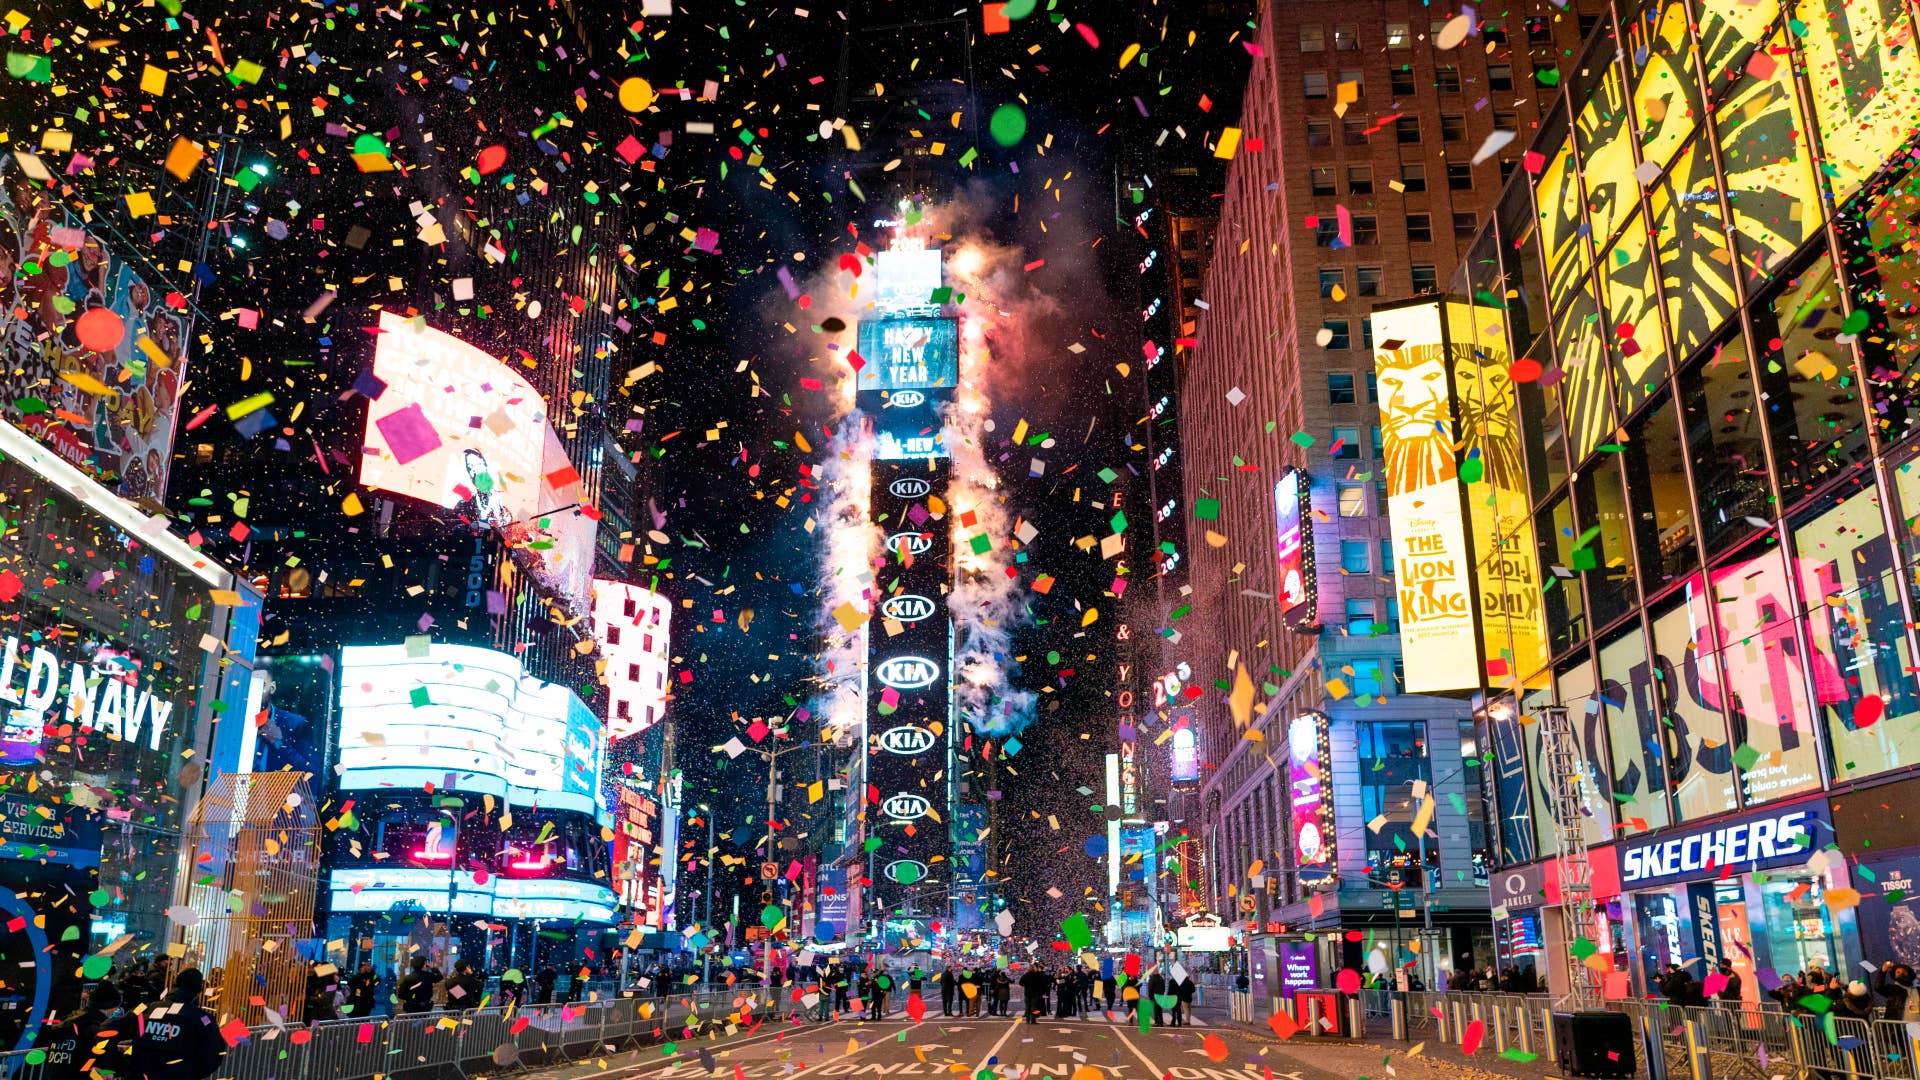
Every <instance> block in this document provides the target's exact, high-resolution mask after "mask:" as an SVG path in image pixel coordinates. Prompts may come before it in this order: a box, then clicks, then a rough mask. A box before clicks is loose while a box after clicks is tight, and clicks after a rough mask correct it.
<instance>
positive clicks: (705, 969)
mask: <svg viewBox="0 0 1920 1080" xmlns="http://www.w3.org/2000/svg"><path fill="white" fill-rule="evenodd" d="M700 812H701V813H702V814H704V815H706V818H707V917H706V919H705V920H703V921H704V922H705V923H706V924H707V933H709V934H711V933H713V808H712V807H711V806H708V805H707V804H706V803H701V804H700ZM711 981H713V942H712V941H711V940H709V941H708V942H707V947H706V948H705V949H702V950H701V951H700V982H701V984H702V985H703V986H704V984H706V983H709V982H711Z"/></svg>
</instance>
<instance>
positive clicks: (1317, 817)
mask: <svg viewBox="0 0 1920 1080" xmlns="http://www.w3.org/2000/svg"><path fill="white" fill-rule="evenodd" d="M1330 760H1331V757H1330V754H1329V749H1328V745H1327V717H1326V714H1325V713H1318V712H1308V713H1302V714H1301V715H1299V716H1296V717H1294V718H1293V720H1292V722H1290V723H1289V724H1288V725H1287V797H1288V800H1289V803H1290V805H1291V807H1292V814H1293V857H1294V860H1295V861H1296V862H1297V863H1298V864H1299V865H1300V866H1301V867H1303V868H1305V867H1325V868H1327V873H1331V872H1332V867H1333V865H1334V855H1335V849H1334V837H1333V821H1332V815H1331V810H1332V807H1331V806H1330V805H1329V802H1328V800H1329V797H1330V794H1329V792H1328V791H1327V785H1326V769H1327V765H1328V763H1329V762H1330ZM1320 876H1324V875H1320ZM1301 880H1303V881H1305V880H1310V878H1309V876H1308V875H1306V874H1304V873H1303V874H1302V875H1301Z"/></svg>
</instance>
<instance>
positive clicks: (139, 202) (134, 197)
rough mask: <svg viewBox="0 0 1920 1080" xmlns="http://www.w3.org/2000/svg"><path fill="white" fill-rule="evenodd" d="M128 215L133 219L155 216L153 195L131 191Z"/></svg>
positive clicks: (146, 192)
mask: <svg viewBox="0 0 1920 1080" xmlns="http://www.w3.org/2000/svg"><path fill="white" fill-rule="evenodd" d="M127 214H128V215H129V216H132V217H137V218H138V217H152V216H153V193H152V192H148V191H131V192H128V193H127Z"/></svg>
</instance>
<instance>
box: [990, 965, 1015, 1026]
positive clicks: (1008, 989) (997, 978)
mask: <svg viewBox="0 0 1920 1080" xmlns="http://www.w3.org/2000/svg"><path fill="white" fill-rule="evenodd" d="M987 982H988V985H989V986H990V987H991V988H992V990H993V1009H992V1013H993V1015H995V1016H1006V1015H1007V1006H1008V1005H1009V1004H1011V1003H1012V1001H1013V976H1011V975H1009V974H1007V971H1006V969H1005V968H1000V967H996V968H995V969H994V970H993V974H991V975H990V976H988V977H987Z"/></svg>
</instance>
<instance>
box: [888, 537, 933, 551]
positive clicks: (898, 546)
mask: <svg viewBox="0 0 1920 1080" xmlns="http://www.w3.org/2000/svg"><path fill="white" fill-rule="evenodd" d="M932 548H933V537H931V536H929V535H927V534H926V533H917V532H897V533H894V534H893V535H892V536H889V537H887V550H888V551H900V550H903V549H904V550H905V551H906V553H907V554H909V555H925V554H926V553H927V552H928V551H930V550H932Z"/></svg>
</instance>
